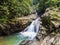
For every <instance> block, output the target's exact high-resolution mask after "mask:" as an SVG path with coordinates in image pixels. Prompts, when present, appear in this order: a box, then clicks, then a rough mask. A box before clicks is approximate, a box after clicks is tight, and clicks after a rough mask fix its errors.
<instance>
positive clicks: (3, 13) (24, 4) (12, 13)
mask: <svg viewBox="0 0 60 45" xmlns="http://www.w3.org/2000/svg"><path fill="white" fill-rule="evenodd" d="M31 6H32V0H0V23H6V22H8V21H9V20H10V19H12V18H15V17H18V16H24V15H28V14H30V13H31Z"/></svg>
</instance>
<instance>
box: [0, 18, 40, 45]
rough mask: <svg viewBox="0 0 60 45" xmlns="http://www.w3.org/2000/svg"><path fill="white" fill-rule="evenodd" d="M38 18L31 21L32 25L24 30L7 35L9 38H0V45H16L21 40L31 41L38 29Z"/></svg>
mask: <svg viewBox="0 0 60 45" xmlns="http://www.w3.org/2000/svg"><path fill="white" fill-rule="evenodd" d="M39 20H40V18H37V19H36V20H34V21H32V23H31V24H30V25H29V26H28V27H27V28H25V30H24V31H22V32H19V33H16V34H13V35H9V36H1V37H0V45H18V43H20V42H21V41H23V40H27V39H28V40H32V39H34V38H35V37H36V35H37V33H38V31H39V27H40V21H39Z"/></svg>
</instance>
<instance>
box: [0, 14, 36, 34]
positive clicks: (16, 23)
mask: <svg viewBox="0 0 60 45" xmlns="http://www.w3.org/2000/svg"><path fill="white" fill-rule="evenodd" d="M34 19H36V16H35V14H31V15H28V16H24V17H19V18H15V19H12V20H10V21H8V22H7V23H6V24H0V35H1V34H4V35H9V34H12V33H15V32H20V31H23V30H24V29H25V28H26V27H27V26H29V25H30V23H31V22H32V21H33V20H34Z"/></svg>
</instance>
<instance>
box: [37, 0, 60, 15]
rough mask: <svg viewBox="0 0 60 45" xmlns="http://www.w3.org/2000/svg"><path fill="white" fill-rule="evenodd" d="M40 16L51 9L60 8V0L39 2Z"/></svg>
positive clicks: (38, 10) (41, 0) (40, 0)
mask: <svg viewBox="0 0 60 45" xmlns="http://www.w3.org/2000/svg"><path fill="white" fill-rule="evenodd" d="M37 6H38V9H37V12H38V15H42V14H43V13H44V12H45V10H46V9H47V8H49V7H60V0H38V4H37Z"/></svg>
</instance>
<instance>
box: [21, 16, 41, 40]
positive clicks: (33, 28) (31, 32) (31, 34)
mask: <svg viewBox="0 0 60 45" xmlns="http://www.w3.org/2000/svg"><path fill="white" fill-rule="evenodd" d="M39 28H40V17H38V18H37V19H36V20H34V21H32V23H31V24H30V25H29V26H28V27H27V28H26V29H25V31H23V32H20V33H21V35H23V36H24V37H28V38H29V40H32V39H34V38H35V37H36V35H37V33H38V31H39Z"/></svg>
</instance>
